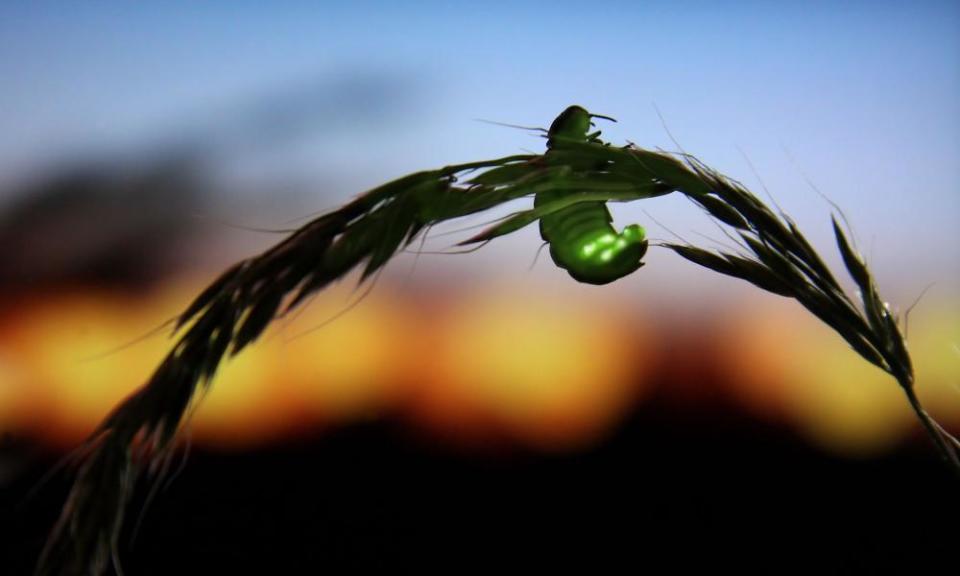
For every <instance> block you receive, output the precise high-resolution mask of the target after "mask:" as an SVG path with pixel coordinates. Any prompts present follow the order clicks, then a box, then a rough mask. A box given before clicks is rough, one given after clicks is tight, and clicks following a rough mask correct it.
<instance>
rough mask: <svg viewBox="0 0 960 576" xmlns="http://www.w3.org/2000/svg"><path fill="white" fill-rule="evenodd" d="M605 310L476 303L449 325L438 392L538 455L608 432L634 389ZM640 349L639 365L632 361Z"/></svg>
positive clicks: (630, 352)
mask: <svg viewBox="0 0 960 576" xmlns="http://www.w3.org/2000/svg"><path fill="white" fill-rule="evenodd" d="M616 318H617V317H616V316H615V314H614V313H613V311H612V310H610V309H605V308H603V307H602V306H596V305H591V304H590V303H585V302H583V301H574V300H569V299H564V298H562V297H555V296H553V297H548V296H544V295H534V296H532V297H531V296H527V297H522V296H520V297H518V296H517V295H516V294H510V293H509V292H507V291H505V290H497V291H494V292H492V293H490V294H486V295H482V296H480V297H478V298H475V299H474V300H472V301H470V302H466V303H464V305H463V306H462V307H461V308H459V309H458V311H457V312H456V313H455V314H453V316H452V317H451V318H449V319H448V322H447V324H446V329H445V331H444V337H443V339H442V344H441V346H442V349H441V350H439V351H438V357H439V358H442V363H441V365H440V366H439V367H438V368H439V369H438V372H437V378H438V379H439V382H438V384H437V386H438V387H440V386H447V387H450V388H452V389H453V390H452V391H447V392H444V391H442V390H441V391H439V392H438V393H441V394H444V393H446V394H447V395H448V396H450V397H454V398H459V399H460V400H461V401H465V402H467V403H469V404H471V405H473V406H475V407H476V409H478V410H479V411H481V412H483V413H484V414H485V415H486V417H487V418H488V419H490V420H493V421H494V422H496V423H497V424H498V425H500V426H502V427H504V428H505V429H506V431H507V433H508V434H510V435H512V436H513V437H515V438H516V439H519V440H521V441H523V442H525V443H527V444H529V445H532V446H536V447H538V448H547V449H564V448H568V447H573V446H577V445H582V444H586V443H589V442H591V441H593V440H595V439H596V438H597V437H598V436H599V435H600V434H602V433H603V432H604V431H606V430H608V429H609V428H610V427H611V426H612V425H613V424H614V423H615V422H616V421H617V419H618V418H619V417H620V416H621V415H622V414H623V412H624V411H625V410H626V409H627V408H629V405H630V403H631V401H632V400H633V399H635V397H636V396H635V395H636V393H637V391H638V389H637V388H636V387H635V384H637V383H638V378H632V377H633V376H636V374H634V373H632V372H631V370H632V369H634V368H635V366H637V365H640V366H642V365H643V362H642V356H643V352H642V348H643V347H642V345H639V343H638V342H637V340H636V339H630V342H629V344H632V345H634V347H633V348H630V349H628V343H627V340H628V338H627V336H626V335H625V331H624V330H623V326H622V324H620V323H619V322H618V321H617V320H616ZM636 348H640V349H641V352H640V357H638V355H637V353H636Z"/></svg>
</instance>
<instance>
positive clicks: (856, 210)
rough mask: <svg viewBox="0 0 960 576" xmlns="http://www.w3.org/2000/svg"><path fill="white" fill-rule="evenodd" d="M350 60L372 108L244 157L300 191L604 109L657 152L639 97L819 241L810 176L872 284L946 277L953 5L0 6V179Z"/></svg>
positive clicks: (660, 206) (953, 212)
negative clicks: (840, 219)
mask: <svg viewBox="0 0 960 576" xmlns="http://www.w3.org/2000/svg"><path fill="white" fill-rule="evenodd" d="M319 4H322V5H323V6H322V7H320V6H319ZM351 75H360V76H363V77H371V78H385V79H387V81H386V82H385V84H384V86H385V88H384V91H390V90H391V88H390V86H393V85H394V84H391V82H394V83H395V85H396V87H397V88H396V89H397V93H398V97H397V100H398V101H402V103H401V104H398V105H397V106H395V107H392V108H390V107H388V106H386V107H385V105H383V104H382V103H380V104H377V103H374V104H373V105H372V106H374V107H376V106H380V107H381V108H384V107H385V109H387V108H389V109H388V110H387V112H385V113H384V114H383V115H382V116H379V117H378V118H377V121H376V122H368V123H359V124H361V125H359V126H358V125H356V123H351V124H342V123H341V124H337V123H336V121H335V119H336V118H338V117H340V116H342V115H343V114H345V113H346V112H345V111H344V108H342V107H339V108H338V107H337V106H334V105H332V104H330V105H329V106H327V108H324V109H322V110H320V111H319V114H320V116H321V118H322V117H324V115H328V117H329V118H330V119H331V121H330V123H329V126H327V128H329V129H325V128H324V125H325V122H323V121H321V123H320V124H321V126H320V127H319V128H317V129H316V130H315V131H314V134H313V136H312V137H309V138H300V139H298V140H297V141H296V143H294V144H290V145H287V146H285V147H280V148H279V149H280V150H281V152H276V153H273V154H265V153H264V150H263V147H261V148H260V149H257V148H254V152H249V151H248V155H251V154H252V155H258V156H265V157H269V158H271V161H270V162H274V165H275V166H280V167H281V168H282V171H283V173H286V174H295V175H297V177H300V178H303V179H305V180H306V181H309V180H310V179H311V178H313V179H316V181H318V182H319V181H329V182H335V183H336V185H335V186H334V187H333V188H334V189H333V190H331V191H329V192H328V193H327V194H325V195H324V194H318V200H317V207H318V208H320V207H325V206H329V205H330V204H332V203H337V202H339V201H341V200H342V199H344V198H346V197H348V196H350V195H353V194H355V193H357V192H359V191H361V190H363V189H365V188H367V187H369V186H372V185H374V184H376V183H379V182H380V181H382V180H383V179H385V178H390V177H395V176H398V175H401V174H403V173H406V172H409V171H412V170H416V169H421V168H425V167H429V166H434V165H439V164H446V163H451V162H458V161H466V160H474V159H477V158H482V157H491V156H499V155H503V154H508V153H514V152H516V151H518V150H519V149H521V148H530V149H535V150H539V149H541V147H542V141H540V140H539V139H537V138H536V137H534V136H533V135H531V134H528V133H524V132H522V131H517V130H511V129H507V128H501V127H496V126H490V125H487V124H482V123H478V122H474V121H473V120H474V119H476V118H486V119H492V120H499V121H503V122H513V123H519V124H533V125H540V126H546V125H549V122H550V121H551V119H552V118H553V117H554V116H555V115H556V114H557V113H559V111H561V110H562V109H563V108H564V107H565V106H566V105H568V104H571V103H580V104H583V105H585V106H587V107H588V108H589V109H591V110H594V111H596V112H599V113H603V114H609V115H612V116H615V117H617V118H618V120H619V121H620V122H619V124H616V125H611V126H609V127H605V129H604V130H605V135H606V136H607V137H609V138H610V139H611V140H612V141H614V142H621V143H622V142H623V141H624V140H625V139H630V140H632V141H635V142H637V143H638V144H640V145H642V146H646V147H656V146H661V147H664V148H674V144H672V143H671V141H670V138H669V137H668V135H667V134H666V132H665V131H664V128H663V127H662V125H661V121H660V119H659V117H658V115H657V112H656V110H655V108H654V104H656V107H657V108H659V110H660V111H661V112H662V114H663V116H664V117H665V120H666V123H667V125H668V126H669V128H670V131H671V132H672V134H673V136H675V137H676V139H677V140H678V141H679V143H680V144H681V145H682V146H683V147H684V149H686V150H687V151H690V152H692V153H695V154H696V155H698V156H699V157H701V159H703V160H704V161H706V162H707V163H708V164H711V165H713V166H714V167H716V168H718V169H720V170H721V171H723V172H725V173H727V174H729V175H731V176H733V177H735V178H737V179H739V180H741V181H743V182H744V183H746V184H747V185H748V186H750V187H751V188H754V189H756V190H757V191H758V192H759V189H760V185H759V183H758V181H757V178H756V177H755V176H754V175H753V174H752V172H751V169H750V166H749V164H748V162H747V161H746V160H745V158H744V154H745V155H746V156H747V157H749V159H750V161H751V162H752V164H753V165H754V166H755V167H756V170H757V172H758V173H759V175H760V176H761V177H762V179H763V181H764V182H765V184H766V185H767V187H768V188H769V189H770V190H771V191H772V192H773V193H774V195H775V196H776V198H777V200H778V201H779V202H780V204H781V205H782V206H783V207H784V208H785V209H786V210H787V211H788V212H790V213H791V214H792V215H793V216H795V217H796V218H797V219H798V220H799V221H800V222H801V224H802V225H803V226H804V227H805V229H807V230H808V231H809V232H810V235H811V236H812V237H813V238H814V240H815V241H816V242H818V243H827V242H831V239H830V237H829V236H828V232H829V220H828V218H827V214H828V211H829V206H828V205H827V204H826V203H825V202H824V200H823V199H821V198H820V197H819V196H817V195H816V194H815V193H814V192H812V191H811V189H810V187H809V186H808V184H807V183H806V182H805V181H804V177H803V175H802V174H806V175H808V176H809V177H810V178H811V179H812V180H813V181H814V182H815V183H816V185H817V186H818V187H819V188H820V189H821V190H822V191H823V192H824V193H825V194H827V195H828V196H829V197H830V198H831V199H832V200H834V201H836V202H837V203H838V204H840V205H841V206H842V207H844V209H845V210H846V211H847V213H848V215H849V216H850V218H851V221H852V224H853V225H854V228H855V230H856V233H857V236H858V237H859V239H860V242H861V248H863V250H864V251H865V252H867V253H868V256H869V257H870V259H871V262H872V263H873V264H874V266H875V267H876V270H877V272H878V274H879V276H880V282H881V285H883V284H884V282H897V281H898V282H900V283H901V285H902V286H903V288H904V290H905V293H916V291H917V290H918V289H919V288H920V287H922V286H924V285H925V284H927V283H929V282H930V281H933V280H939V281H940V282H941V283H944V282H946V285H947V286H956V285H957V282H958V280H960V264H958V262H960V232H958V224H960V190H958V188H960V163H958V162H957V159H958V158H960V5H958V4H957V3H955V2H911V3H906V2H900V3H895V2H844V3H838V2H802V3H796V4H795V5H793V6H790V5H787V4H786V3H782V2H776V3H773V2H740V3H712V2H665V3H651V2H606V3H595V4H594V5H591V4H589V3H582V2H577V3H563V2H549V3H515V2H502V3H501V2H493V1H491V2H484V3H471V4H467V3H462V4H461V3H440V2H418V3H416V4H413V5H409V6H402V5H399V4H397V3H391V2H349V3H342V4H341V5H339V6H334V5H333V3H329V2H324V3H310V2H302V3H294V2H288V3H253V2H229V3H228V2H221V3H217V2H211V3H204V4H203V6H200V5H198V4H197V3H189V2H165V3H158V4H157V5H154V6H152V7H145V6H143V5H141V4H136V5H131V4H129V3H121V2H89V3H83V4H73V5H69V6H68V5H66V4H64V3H62V2H4V3H3V4H2V5H0V78H2V79H3V89H2V90H0V126H2V130H0V181H10V180H16V179H17V178H19V177H21V176H22V175H24V174H29V173H36V172H38V171H39V172H43V171H45V170H47V169H48V168H47V167H48V166H49V165H51V163H53V162H56V161H60V160H63V159H64V158H70V157H71V156H72V155H78V154H81V153H83V154H85V155H88V156H89V155H92V154H96V153H101V151H102V154H104V155H107V156H108V157H109V156H110V155H111V154H113V155H115V156H116V155H119V154H120V151H128V150H131V149H143V150H145V151H149V150H150V149H151V146H161V145H162V144H163V143H164V142H166V141H169V140H171V139H173V140H176V138H177V135H178V134H186V135H189V136H190V137H194V138H200V139H203V138H205V137H206V138H207V139H208V140H207V141H209V142H215V143H217V142H221V143H222V139H223V137H222V134H223V133H224V131H225V128H224V126H227V125H229V123H230V118H232V116H231V112H230V111H231V110H233V109H235V108H238V107H239V109H241V110H242V109H243V106H244V103H245V102H249V101H255V100H256V99H257V98H260V97H263V95H264V94H269V93H271V91H275V90H277V89H282V88H283V87H286V86H296V85H298V84H302V83H310V82H315V81H319V82H321V83H322V82H325V81H330V82H335V81H336V80H337V79H338V78H344V77H349V76H351ZM392 96H393V95H392V94H386V95H385V99H384V100H385V101H390V99H391V97H392ZM337 102H338V106H343V105H344V104H345V103H344V102H343V101H342V99H341V100H339V101H337ZM350 104H351V103H350V102H347V103H346V105H350ZM368 104H369V103H368ZM226 132H227V133H230V132H229V130H226ZM211 134H212V135H213V136H211ZM217 134H220V137H219V138H220V139H219V140H218V139H217V138H218V137H217ZM243 137H247V138H251V135H250V134H246V135H245V136H243ZM238 138H240V137H238ZM252 138H253V139H256V136H255V135H254V136H252ZM741 150H742V152H741ZM238 154H241V153H238ZM241 155H242V154H241ZM270 162H265V163H264V166H260V167H258V168H257V169H256V170H260V171H262V174H260V175H261V176H263V177H266V176H269V175H270V174H271V172H270V168H269V165H270ZM226 164H227V165H230V163H229V162H227V163H226ZM234 164H235V165H237V166H243V165H245V164H246V162H235V163H234ZM256 170H254V172H256ZM249 171H250V169H249V168H248V172H249ZM643 208H647V209H648V210H649V211H650V212H651V213H652V214H653V215H655V216H656V217H657V219H658V220H661V221H663V222H665V223H669V224H668V225H669V226H670V227H671V229H673V230H676V231H677V232H680V233H682V234H687V233H689V232H690V231H691V230H702V231H704V232H705V233H708V234H712V235H713V236H718V234H717V233H716V231H715V230H714V229H712V228H711V227H710V226H709V224H707V225H704V221H703V220H702V219H700V218H698V214H697V213H696V211H695V210H694V209H693V208H692V207H691V206H690V205H689V204H687V203H686V202H683V201H681V200H680V199H673V198H667V199H663V200H656V201H652V202H650V203H649V205H648V204H646V203H645V204H644V206H634V205H631V206H628V207H624V209H623V210H620V211H618V212H616V213H617V214H618V220H619V216H623V219H624V221H627V220H629V221H634V220H636V221H643V222H645V223H649V218H648V217H647V215H646V214H644V213H643V211H642V209H643ZM650 228H651V231H652V233H653V235H654V236H659V237H664V236H666V232H664V231H663V230H661V229H659V228H657V227H656V226H653V225H651V226H650ZM529 238H533V236H532V235H528V238H527V240H525V241H529ZM528 247H529V246H528ZM524 250H525V252H524V253H525V254H526V253H527V252H529V253H530V254H532V252H533V251H534V248H530V250H526V248H525V249H524ZM905 271H909V272H910V273H909V274H908V273H906V272H905ZM951 282H953V283H952V284H951ZM950 289H954V288H950Z"/></svg>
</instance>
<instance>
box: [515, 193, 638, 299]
mask: <svg viewBox="0 0 960 576" xmlns="http://www.w3.org/2000/svg"><path fill="white" fill-rule="evenodd" d="M569 194H570V192H565V193H543V192H542V193H540V194H538V195H537V197H536V199H535V200H534V206H538V205H541V204H544V203H546V202H549V201H551V200H556V199H559V198H562V197H564V196H567V195H569ZM612 220H613V219H612V217H611V216H610V211H609V210H607V205H606V203H604V202H580V203H577V204H574V205H572V206H568V207H566V208H563V209H561V210H558V211H557V212H554V213H553V214H550V215H547V216H545V217H543V218H541V219H540V236H541V237H542V238H543V239H544V240H545V241H546V242H548V243H549V244H550V256H551V257H552V258H553V261H554V263H555V264H556V265H557V266H559V267H560V268H563V269H564V270H566V271H567V272H569V273H570V275H571V276H573V277H574V278H575V279H576V280H577V281H579V282H587V283H590V284H607V283H609V282H613V281H614V280H617V279H619V278H622V277H624V276H626V275H627V274H630V273H631V272H633V271H635V270H637V269H638V268H640V266H642V265H643V264H642V263H641V262H640V259H641V257H642V256H643V254H644V253H645V252H646V249H647V242H646V240H645V239H644V234H643V229H642V228H640V227H639V226H636V225H634V226H631V227H627V229H625V230H624V232H622V233H619V234H618V233H617V231H616V230H615V229H614V228H613V226H612V225H611V222H612Z"/></svg>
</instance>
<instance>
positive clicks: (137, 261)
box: [0, 72, 414, 296]
mask: <svg viewBox="0 0 960 576" xmlns="http://www.w3.org/2000/svg"><path fill="white" fill-rule="evenodd" d="M413 101H414V98H413V83H411V82H410V81H408V80H405V79H404V78H403V77H401V76H398V75H390V74H387V75H382V74H377V73H363V72H349V73H343V74H339V75H336V76H333V77H317V78H313V79H309V80H306V81H302V82H299V83H295V84H293V85H291V86H282V87H278V88H274V89H269V90H266V91H264V92H263V93H262V94H260V95H257V96H255V97H252V98H247V99H241V100H240V102H239V103H237V104H234V105H228V106H225V107H224V109H225V111H224V112H223V113H222V114H217V115H214V116H213V117H211V118H210V119H209V120H207V121H206V122H201V123H196V124H193V125H191V127H190V128H184V127H182V126H181V127H180V128H174V129H173V130H172V131H171V132H170V133H164V134H157V135H155V136H153V137H149V138H144V139H143V140H144V141H143V142H142V144H140V145H139V146H133V147H131V148H130V149H125V150H119V151H113V152H97V151H96V150H94V151H85V152H83V153H79V152H78V153H77V154H76V155H75V156H74V157H73V158H70V159H67V160H62V161H59V162H56V163H53V164H50V165H48V166H41V167H40V168H39V169H37V170H34V171H33V175H32V176H31V177H30V178H28V179H24V180H23V181H21V182H19V183H17V184H12V185H9V186H7V187H6V189H3V190H0V199H7V200H6V202H5V203H4V205H2V206H0V245H2V246H4V250H2V251H0V293H3V294H4V295H6V296H10V295H14V294H20V293H29V292H37V291H43V290H49V289H56V288H57V287H60V286H71V285H72V286H76V285H98V286H114V287H138V286H141V285H144V284H147V283H150V282H151V281H153V280H155V279H157V278H159V277H162V276H163V275H165V274H167V273H169V272H170V271H171V270H172V269H175V268H177V267H179V266H182V265H183V264H184V263H185V261H187V260H190V259H192V260H193V261H196V253H197V252H198V251H200V252H202V251H203V250H204V248H203V246H205V244H204V243H197V242H192V241H193V240H196V239H197V234H198V233H199V232H200V231H201V228H202V227H201V225H200V223H199V222H198V220H197V219H196V218H194V217H193V216H194V215H195V214H196V213H198V212H203V211H204V210H205V201H206V200H208V199H209V198H210V197H211V196H213V195H214V194H215V193H216V192H217V191H218V190H220V189H222V188H223V187H224V186H223V185H222V184H221V183H220V182H219V175H220V174H221V173H222V171H223V170H222V169H223V165H224V164H234V165H237V164H243V163H244V157H245V156H256V155H257V154H258V153H266V152H267V151H270V152H271V153H274V154H275V153H276V150H277V149H278V148H283V147H284V146H296V145H297V143H298V142H299V141H303V140H308V139H320V140H324V141H332V140H336V139H337V138H338V137H339V136H342V134H344V133H346V132H349V131H351V130H355V129H357V127H362V126H364V125H367V126H374V125H379V124H382V123H384V122H389V121H391V120H392V119H396V118H398V117H400V116H401V115H402V114H403V113H404V112H405V111H408V110H409V109H410V107H411V105H412V103H413ZM184 125H187V122H184ZM277 184H278V185H277V186H276V190H269V192H271V194H272V195H273V196H275V195H276V193H277V191H278V190H282V189H283V188H284V187H285V185H286V183H282V184H283V185H281V183H279V182H278V183H277ZM260 185H262V186H266V187H269V188H273V186H272V185H271V184H266V185H263V184H260ZM197 246H200V248H199V250H198V249H197Z"/></svg>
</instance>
